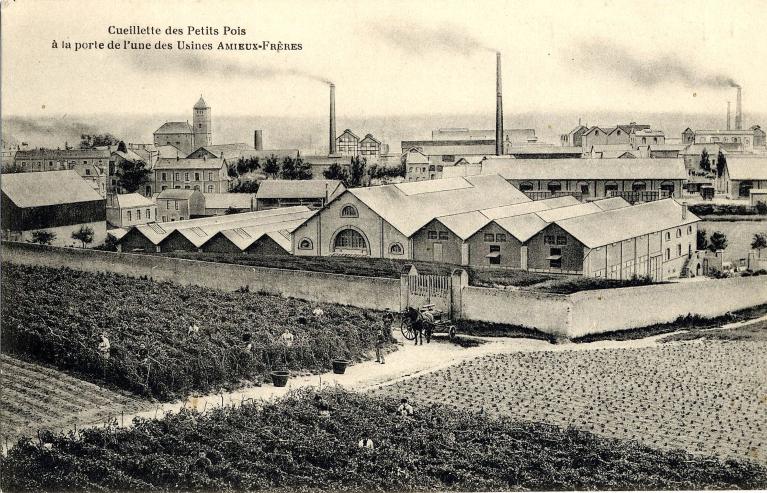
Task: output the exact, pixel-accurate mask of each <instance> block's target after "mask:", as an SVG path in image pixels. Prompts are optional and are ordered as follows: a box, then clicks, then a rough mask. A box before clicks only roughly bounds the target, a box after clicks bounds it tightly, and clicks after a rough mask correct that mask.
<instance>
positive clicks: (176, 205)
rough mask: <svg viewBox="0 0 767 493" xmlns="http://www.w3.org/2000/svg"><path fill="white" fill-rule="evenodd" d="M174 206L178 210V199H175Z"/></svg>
mask: <svg viewBox="0 0 767 493" xmlns="http://www.w3.org/2000/svg"><path fill="white" fill-rule="evenodd" d="M173 206H174V207H175V208H176V210H178V200H174V201H173Z"/></svg>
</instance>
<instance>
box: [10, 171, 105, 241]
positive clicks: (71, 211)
mask: <svg viewBox="0 0 767 493" xmlns="http://www.w3.org/2000/svg"><path fill="white" fill-rule="evenodd" d="M0 186H1V189H2V194H1V195H2V203H1V204H0V209H1V210H2V214H1V215H0V218H1V219H2V236H3V239H6V240H11V241H31V240H32V234H33V232H34V231H47V232H50V233H53V234H54V235H55V239H54V240H53V242H52V243H51V244H52V245H56V246H79V245H80V242H79V241H77V240H74V239H72V233H73V232H75V231H77V230H79V229H80V227H81V226H86V227H89V228H91V229H92V230H93V242H92V243H91V246H98V245H101V244H102V243H103V242H104V240H105V239H106V230H107V228H106V202H105V200H104V198H103V197H102V196H101V195H99V193H98V192H96V191H95V190H94V189H93V188H91V186H90V185H89V184H88V183H87V182H86V181H85V180H83V179H82V178H80V176H79V175H78V174H77V173H76V172H75V171H72V170H64V171H43V172H40V173H9V174H4V175H3V177H2V181H1V183H0Z"/></svg>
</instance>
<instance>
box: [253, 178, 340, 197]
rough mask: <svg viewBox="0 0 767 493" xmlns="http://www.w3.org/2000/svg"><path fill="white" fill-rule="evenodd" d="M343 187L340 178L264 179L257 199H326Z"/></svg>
mask: <svg viewBox="0 0 767 493" xmlns="http://www.w3.org/2000/svg"><path fill="white" fill-rule="evenodd" d="M338 187H343V185H342V184H341V182H340V181H338V180H264V181H262V182H261V185H260V186H259V188H258V192H257V193H256V198H257V199H294V198H296V199H298V198H300V199H319V198H322V199H324V198H325V197H328V198H331V197H333V195H334V193H335V192H336V189H338Z"/></svg>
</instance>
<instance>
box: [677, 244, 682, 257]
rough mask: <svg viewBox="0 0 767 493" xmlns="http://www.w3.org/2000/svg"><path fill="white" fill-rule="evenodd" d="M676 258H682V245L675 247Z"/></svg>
mask: <svg viewBox="0 0 767 493" xmlns="http://www.w3.org/2000/svg"><path fill="white" fill-rule="evenodd" d="M676 256H677V257H681V256H682V245H677V246H676Z"/></svg>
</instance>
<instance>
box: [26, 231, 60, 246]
mask: <svg viewBox="0 0 767 493" xmlns="http://www.w3.org/2000/svg"><path fill="white" fill-rule="evenodd" d="M55 239H56V233H53V232H51V231H45V230H42V229H41V230H38V231H32V241H31V243H39V244H40V245H50V244H51V243H53V241H54V240H55Z"/></svg>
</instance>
